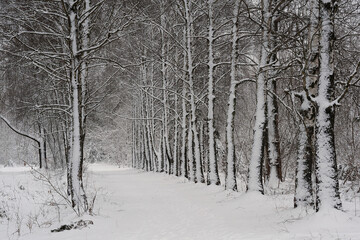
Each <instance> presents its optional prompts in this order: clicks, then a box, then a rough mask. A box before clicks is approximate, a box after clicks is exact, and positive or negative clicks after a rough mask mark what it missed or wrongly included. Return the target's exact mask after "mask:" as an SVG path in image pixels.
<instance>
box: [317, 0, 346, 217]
mask: <svg viewBox="0 0 360 240" xmlns="http://www.w3.org/2000/svg"><path fill="white" fill-rule="evenodd" d="M336 8H337V1H336V0H321V1H320V21H321V30H320V33H321V37H320V78H319V93H318V96H317V97H316V103H317V107H318V109H317V110H318V115H317V118H316V165H315V168H316V172H315V174H316V178H317V179H316V180H317V189H316V190H317V195H318V200H319V203H318V205H317V208H318V209H319V210H323V209H325V210H326V209H329V208H337V209H339V208H341V201H340V195H339V180H338V171H337V163H336V152H335V139H334V121H335V106H334V105H333V104H331V101H332V99H333V98H334V93H335V83H334V72H333V71H334V66H333V60H334V59H333V44H334V17H335V16H334V15H335V11H336Z"/></svg>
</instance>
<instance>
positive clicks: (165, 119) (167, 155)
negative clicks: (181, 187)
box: [160, 0, 172, 174]
mask: <svg viewBox="0 0 360 240" xmlns="http://www.w3.org/2000/svg"><path fill="white" fill-rule="evenodd" d="M164 4H165V3H164V1H163V0H162V1H161V3H160V8H161V11H162V12H164V9H165V7H164ZM160 20H161V27H162V28H161V30H160V32H161V74H162V83H163V86H162V87H163V128H164V141H165V149H164V153H165V154H164V156H163V157H164V164H165V167H164V170H165V171H166V172H168V173H169V174H170V168H171V164H172V156H171V148H170V141H169V130H168V100H167V94H168V92H167V67H166V59H165V56H166V49H165V47H166V44H165V33H164V30H163V28H166V19H165V14H162V15H161V19H160Z"/></svg>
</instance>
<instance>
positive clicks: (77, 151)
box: [69, 0, 88, 212]
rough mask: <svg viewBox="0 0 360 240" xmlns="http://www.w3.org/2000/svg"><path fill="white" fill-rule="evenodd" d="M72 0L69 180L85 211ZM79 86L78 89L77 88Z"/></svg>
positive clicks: (77, 203) (77, 204) (75, 199)
mask: <svg viewBox="0 0 360 240" xmlns="http://www.w3.org/2000/svg"><path fill="white" fill-rule="evenodd" d="M74 4H75V3H74V1H73V0H69V5H70V6H69V19H70V43H71V53H72V58H71V60H72V61H71V91H72V92H71V93H72V125H73V126H72V147H71V151H72V152H71V173H72V174H71V175H72V177H71V180H72V202H73V204H74V207H76V208H77V210H78V212H82V211H87V209H88V206H87V199H86V195H85V191H84V187H83V181H82V159H81V139H80V138H81V117H80V116H81V113H80V111H81V109H80V105H81V101H79V99H80V98H81V96H79V93H80V94H81V83H80V82H79V79H78V77H79V74H78V70H77V69H78V64H79V59H78V57H79V56H78V43H77V41H78V26H77V7H76V6H74ZM79 87H80V89H79Z"/></svg>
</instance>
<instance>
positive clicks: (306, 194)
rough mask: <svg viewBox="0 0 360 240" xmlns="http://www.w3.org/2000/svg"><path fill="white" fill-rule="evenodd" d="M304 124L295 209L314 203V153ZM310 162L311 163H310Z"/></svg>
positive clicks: (299, 154)
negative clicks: (312, 154)
mask: <svg viewBox="0 0 360 240" xmlns="http://www.w3.org/2000/svg"><path fill="white" fill-rule="evenodd" d="M308 139H309V138H308V135H307V132H306V128H305V125H304V123H300V133H299V140H298V144H299V148H298V155H297V161H296V175H295V196H294V207H298V206H299V207H304V208H306V207H309V206H312V205H313V203H314V200H313V194H312V171H311V169H312V158H313V156H309V155H308V154H311V153H312V150H309V149H308V148H312V146H311V145H309V141H308ZM309 160H310V161H309Z"/></svg>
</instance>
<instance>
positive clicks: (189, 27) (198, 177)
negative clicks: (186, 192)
mask: <svg viewBox="0 0 360 240" xmlns="http://www.w3.org/2000/svg"><path fill="white" fill-rule="evenodd" d="M184 3H185V18H186V37H187V57H188V62H187V63H188V69H187V70H188V83H189V93H190V108H191V109H190V110H191V130H192V134H191V137H192V139H193V141H194V145H193V151H194V152H193V154H194V158H195V177H194V178H193V179H192V180H193V181H194V182H198V181H200V182H205V179H204V173H203V170H202V165H201V156H200V142H199V133H198V131H197V128H196V121H197V120H196V105H195V92H194V82H193V70H194V66H193V59H192V33H193V23H192V17H191V12H190V8H191V0H184ZM189 151H190V150H189ZM191 151H192V150H191ZM189 160H191V159H189Z"/></svg>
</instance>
